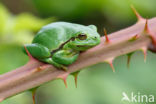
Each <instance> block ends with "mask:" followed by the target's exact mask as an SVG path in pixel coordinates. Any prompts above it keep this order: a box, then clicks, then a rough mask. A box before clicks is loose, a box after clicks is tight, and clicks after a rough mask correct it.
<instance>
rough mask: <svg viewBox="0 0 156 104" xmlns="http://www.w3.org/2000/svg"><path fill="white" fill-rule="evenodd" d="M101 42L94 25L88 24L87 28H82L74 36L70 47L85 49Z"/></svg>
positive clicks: (78, 49) (79, 49)
mask: <svg viewBox="0 0 156 104" xmlns="http://www.w3.org/2000/svg"><path fill="white" fill-rule="evenodd" d="M99 43H100V35H99V33H98V32H97V29H96V27H95V26H94V25H89V26H86V27H85V29H80V31H79V32H77V33H76V35H75V37H72V39H71V41H70V42H69V44H68V47H70V48H72V49H74V50H77V51H85V50H87V49H89V48H92V47H94V46H96V45H98V44H99Z"/></svg>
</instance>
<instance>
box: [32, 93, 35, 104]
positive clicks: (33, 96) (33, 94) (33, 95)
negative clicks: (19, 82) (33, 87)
mask: <svg viewBox="0 0 156 104" xmlns="http://www.w3.org/2000/svg"><path fill="white" fill-rule="evenodd" d="M32 98H33V104H35V91H34V92H32Z"/></svg>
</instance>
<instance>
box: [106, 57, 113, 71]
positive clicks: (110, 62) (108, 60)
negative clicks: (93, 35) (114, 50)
mask: <svg viewBox="0 0 156 104" xmlns="http://www.w3.org/2000/svg"><path fill="white" fill-rule="evenodd" d="M113 60H114V58H109V59H107V60H105V62H107V63H108V64H109V65H110V67H111V68H112V70H113V72H115V68H114V66H113Z"/></svg>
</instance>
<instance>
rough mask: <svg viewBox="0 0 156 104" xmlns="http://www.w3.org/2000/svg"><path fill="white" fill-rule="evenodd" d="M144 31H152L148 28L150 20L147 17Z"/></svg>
mask: <svg viewBox="0 0 156 104" xmlns="http://www.w3.org/2000/svg"><path fill="white" fill-rule="evenodd" d="M144 32H145V33H150V30H149V28H148V20H147V19H146V22H145V26H144Z"/></svg>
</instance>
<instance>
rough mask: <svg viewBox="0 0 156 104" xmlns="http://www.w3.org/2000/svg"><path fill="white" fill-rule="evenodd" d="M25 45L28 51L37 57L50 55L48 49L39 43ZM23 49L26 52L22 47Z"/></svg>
mask: <svg viewBox="0 0 156 104" xmlns="http://www.w3.org/2000/svg"><path fill="white" fill-rule="evenodd" d="M25 47H26V48H27V50H28V51H29V53H30V54H31V55H32V56H33V57H35V58H37V59H41V58H47V57H50V56H51V53H50V51H49V49H48V48H46V47H45V46H43V45H41V44H37V43H34V44H27V45H25ZM23 51H24V53H26V50H25V48H24V47H23Z"/></svg>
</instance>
